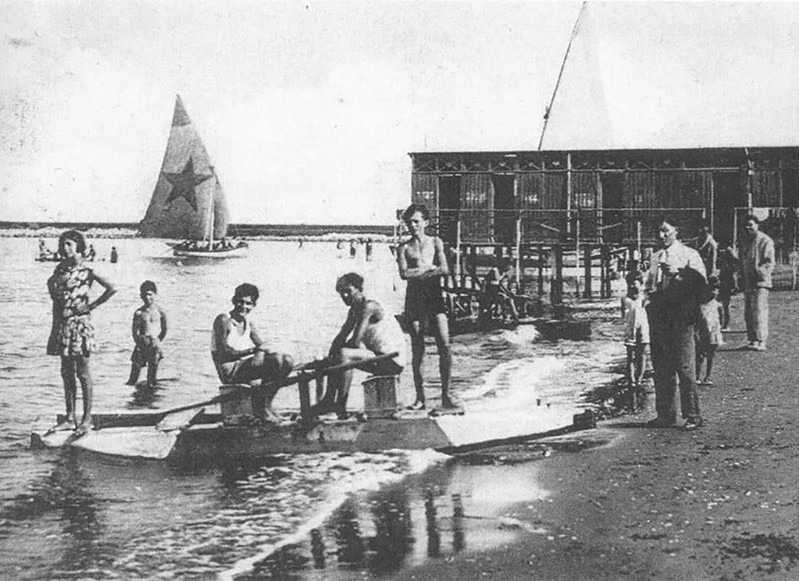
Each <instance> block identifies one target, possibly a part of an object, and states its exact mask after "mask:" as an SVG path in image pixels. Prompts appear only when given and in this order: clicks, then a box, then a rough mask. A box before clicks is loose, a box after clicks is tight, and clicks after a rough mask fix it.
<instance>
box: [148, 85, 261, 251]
mask: <svg viewBox="0 0 799 581" xmlns="http://www.w3.org/2000/svg"><path fill="white" fill-rule="evenodd" d="M229 219H230V212H229V210H228V207H227V202H226V200H225V195H224V192H223V191H222V186H221V184H220V182H219V178H218V176H217V174H216V170H215V169H214V166H213V164H212V163H211V159H210V157H209V155H208V152H207V151H206V149H205V146H204V145H203V143H202V140H201V139H200V136H199V134H198V133H197V130H196V129H195V128H194V125H193V124H192V122H191V119H189V116H188V114H187V113H186V108H185V107H184V105H183V101H182V100H181V98H180V95H177V97H176V99H175V111H174V114H173V116H172V128H171V130H170V133H169V139H168V140H167V146H166V153H164V161H163V163H162V164H161V171H160V172H159V174H158V182H157V183H156V185H155V190H154V191H153V195H152V199H151V200H150V205H149V207H148V208H147V213H146V214H145V216H144V219H143V220H142V221H141V224H140V227H139V232H140V234H141V235H142V236H143V237H150V238H172V239H178V240H181V241H180V242H172V243H167V244H168V245H169V246H171V247H172V252H173V254H174V255H175V256H181V257H187V256H193V257H200V258H227V257H232V256H243V255H245V254H246V253H247V243H246V242H244V241H242V240H229V239H228V238H227V228H228V221H229Z"/></svg>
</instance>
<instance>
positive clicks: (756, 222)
mask: <svg viewBox="0 0 799 581" xmlns="http://www.w3.org/2000/svg"><path fill="white" fill-rule="evenodd" d="M749 220H751V221H752V222H754V223H755V224H760V218H758V217H757V216H755V215H754V214H749V215H748V216H747V217H746V221H747V222H748V221H749Z"/></svg>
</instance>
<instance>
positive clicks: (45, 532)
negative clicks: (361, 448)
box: [0, 238, 622, 579]
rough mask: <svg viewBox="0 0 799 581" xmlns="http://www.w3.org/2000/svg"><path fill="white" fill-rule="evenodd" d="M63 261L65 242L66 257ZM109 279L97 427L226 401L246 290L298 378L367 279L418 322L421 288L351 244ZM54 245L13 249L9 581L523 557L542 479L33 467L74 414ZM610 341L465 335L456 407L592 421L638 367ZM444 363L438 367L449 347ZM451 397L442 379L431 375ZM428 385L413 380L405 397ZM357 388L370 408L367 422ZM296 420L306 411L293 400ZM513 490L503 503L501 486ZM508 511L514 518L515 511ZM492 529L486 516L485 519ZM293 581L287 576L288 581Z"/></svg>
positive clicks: (135, 247)
mask: <svg viewBox="0 0 799 581" xmlns="http://www.w3.org/2000/svg"><path fill="white" fill-rule="evenodd" d="M48 242H49V244H50V246H51V247H52V246H54V242H55V241H54V240H48ZM92 242H93V243H94V246H95V249H96V250H97V253H98V257H100V258H102V257H107V256H108V254H109V251H110V248H111V245H112V244H113V245H115V246H117V248H118V249H119V253H120V262H118V263H117V264H111V263H109V262H107V261H98V262H95V263H94V267H95V268H96V269H97V271H98V272H100V273H101V274H102V275H104V276H105V277H106V278H108V279H109V280H110V281H112V282H113V283H114V284H115V285H116V286H117V288H118V290H119V292H118V294H117V295H116V296H114V297H113V298H112V299H111V301H110V302H109V303H107V304H106V305H103V306H102V307H101V308H100V309H98V310H97V311H95V313H94V314H93V317H94V319H93V320H94V323H95V327H96V328H97V336H98V340H99V343H100V349H101V350H100V352H99V353H98V354H96V355H94V356H92V366H93V374H94V377H95V383H96V388H95V409H97V410H99V411H108V410H114V409H126V408H127V409H137V408H143V409H167V408H170V407H174V406H178V405H182V404H186V403H192V402H196V401H201V400H203V399H207V398H210V397H213V396H215V395H217V379H216V374H215V371H214V368H213V365H212V363H211V361H210V357H209V354H208V351H209V344H210V326H211V322H212V321H213V318H214V316H215V315H216V314H218V313H219V312H222V311H225V310H228V309H229V308H230V296H231V294H232V290H233V288H234V287H235V286H236V285H237V284H239V283H241V282H245V281H247V282H252V283H254V284H256V285H258V286H259V287H260V289H261V300H260V301H259V303H258V306H257V308H256V310H255V311H254V318H255V320H256V321H257V322H258V323H259V324H260V327H261V329H262V335H263V336H265V337H267V340H268V342H269V343H270V344H271V345H272V346H274V347H277V348H282V349H284V350H286V351H288V352H289V353H291V354H292V355H294V357H295V360H297V361H308V360H311V359H314V358H316V357H320V356H322V355H324V354H325V353H326V351H327V348H328V345H329V341H330V340H331V339H332V337H333V336H334V335H335V333H336V332H337V331H338V329H339V327H340V325H341V323H342V321H343V318H344V316H345V315H346V308H345V306H344V305H343V303H342V302H341V300H340V299H339V298H338V296H337V294H336V293H335V292H334V290H333V289H334V284H335V280H336V278H337V277H338V276H339V275H341V274H343V273H344V272H347V271H349V270H354V271H357V272H359V273H361V274H362V275H363V276H364V277H365V279H366V289H365V290H366V293H367V296H369V297H372V298H376V299H378V300H380V301H381V302H382V303H383V304H384V305H385V306H386V307H387V308H388V309H389V310H392V311H394V312H398V311H399V310H400V308H401V305H402V298H403V293H404V284H403V283H402V282H401V281H400V280H399V278H398V276H397V274H396V267H395V265H394V262H393V258H392V256H391V253H390V252H389V249H388V247H387V246H386V245H382V244H378V245H376V246H375V255H374V260H373V261H370V262H367V261H365V260H364V257H363V254H362V249H360V248H359V253H358V255H357V256H356V258H355V259H350V258H349V257H345V258H339V257H338V255H337V252H336V249H335V244H334V243H330V242H308V241H306V242H305V244H304V245H303V247H302V248H298V245H297V243H296V241H285V242H275V241H268V242H267V241H253V242H252V243H251V249H250V254H249V255H248V257H247V258H243V259H229V260H224V261H219V262H217V263H213V262H210V263H209V262H196V261H195V262H181V261H176V260H175V259H173V258H171V257H169V255H168V252H167V250H168V249H167V248H166V247H165V246H164V244H163V243H161V242H159V241H153V240H139V239H115V240H102V239H95V240H93V241H92ZM36 243H37V241H36V240H35V239H30V238H0V272H2V273H3V276H2V277H0V329H2V331H3V332H2V333H0V353H2V363H0V389H2V392H3V395H4V397H3V399H2V402H0V469H2V474H3V477H2V479H0V503H1V504H0V524H2V526H0V577H4V578H29V579H43V578H47V579H114V578H118V579H130V578H186V577H189V578H214V577H217V576H219V577H223V578H259V577H268V576H270V575H272V574H273V573H276V572H282V573H285V572H291V574H292V575H296V576H299V577H307V578H323V577H324V578H330V577H333V576H335V575H341V576H342V578H343V577H346V576H347V573H348V572H349V573H352V572H353V571H362V572H370V573H372V574H374V575H379V574H380V573H381V572H389V571H391V570H395V569H396V568H398V567H402V566H407V565H410V564H418V563H421V562H423V561H424V560H425V559H436V558H443V557H445V556H446V555H448V554H451V553H452V552H458V551H460V550H463V549H464V547H469V548H479V547H484V548H485V547H489V546H493V545H494V544H495V543H498V542H504V540H506V539H507V538H508V537H509V535H512V534H513V533H512V530H506V529H503V528H502V527H500V526H498V524H497V523H498V522H499V521H498V520H497V519H501V518H502V517H503V514H504V513H503V511H504V510H505V509H506V508H507V507H508V506H509V505H511V504H512V503H513V502H527V501H528V500H531V499H534V498H537V497H539V496H540V495H543V494H545V492H544V491H541V490H539V489H537V488H536V486H535V471H536V470H537V468H536V467H535V465H534V464H533V465H530V466H528V467H525V468H519V467H514V469H513V470H512V471H509V472H508V473H507V474H504V473H503V474H501V475H499V476H498V475H497V473H496V472H497V471H498V470H503V467H491V466H471V465H466V464H463V463H461V462H459V461H458V460H457V459H456V460H452V459H448V458H446V457H443V456H442V455H439V454H435V453H429V452H413V453H410V452H400V451H394V452H386V453H384V454H374V455H366V454H354V455H345V454H319V455H313V456H294V457H285V456H281V457H275V458H274V459H273V460H272V461H271V462H270V463H269V464H268V465H260V466H248V467H228V468H226V469H224V470H222V469H213V470H205V471H202V472H199V473H198V472H185V471H180V470H178V469H175V468H170V467H168V466H165V465H161V464H157V463H142V462H129V461H114V462H112V461H108V460H99V459H97V458H92V457H90V456H87V455H81V454H78V453H74V452H68V451H67V452H54V451H32V450H30V449H29V448H28V442H29V433H30V428H31V425H32V423H33V422H34V421H35V420H36V419H37V418H39V417H43V418H50V417H53V418H54V416H55V414H56V413H58V412H61V411H62V407H63V395H62V393H63V392H62V388H61V380H60V377H59V373H58V358H55V357H48V356H47V355H45V353H44V352H45V345H46V340H47V334H48V332H49V325H50V301H49V298H48V296H47V292H46V287H45V281H46V279H47V277H48V276H49V275H50V273H51V272H52V269H53V266H54V265H53V264H48V263H37V262H35V261H34V260H33V256H34V254H35V252H36ZM145 279H152V280H154V281H156V282H157V284H158V287H159V300H160V303H161V305H162V306H163V308H164V309H165V310H166V311H167V314H168V316H169V334H168V336H167V339H166V341H165V345H164V351H165V355H166V359H165V360H164V362H163V364H162V366H161V369H160V371H159V375H160V377H161V378H162V386H161V387H160V388H159V389H157V390H156V391H154V392H153V391H149V390H146V389H144V388H143V387H137V388H131V387H128V386H125V385H124V382H125V380H126V379H127V375H128V369H129V364H130V363H129V358H130V353H131V347H132V340H131V338H130V318H131V316H132V313H133V311H134V309H135V308H136V307H137V306H138V304H139V302H140V301H139V298H138V286H139V284H140V283H141V282H142V281H143V280H145ZM607 327H608V329H609V330H608V331H607V332H605V331H602V330H601V329H600V330H599V332H597V331H595V335H596V336H597V339H596V340H594V341H591V342H590V343H570V342H562V343H541V342H537V341H536V340H535V337H534V335H533V333H532V327H527V328H525V327H520V328H518V329H517V330H515V331H496V332H492V333H488V334H483V335H464V336H460V337H457V338H456V339H455V342H454V345H453V351H454V361H455V365H454V378H453V389H454V391H455V392H456V394H457V395H458V396H459V397H460V399H461V400H462V401H463V403H464V406H466V407H467V409H468V407H469V406H471V405H474V406H482V407H488V408H489V409H492V410H495V411H496V413H502V410H503V409H511V408H512V409H520V408H521V409H523V408H522V406H534V405H536V403H537V401H538V400H541V399H543V400H545V401H546V402H548V403H550V404H551V405H556V406H557V405H563V406H574V405H575V402H579V400H580V397H579V396H580V394H581V393H582V392H584V391H585V390H586V389H588V388H590V387H592V386H595V385H596V384H597V383H598V382H601V381H607V379H608V375H607V373H606V369H607V367H608V366H609V364H610V362H611V361H613V360H614V359H615V358H617V357H618V356H619V355H620V354H621V352H622V350H621V348H620V346H619V344H618V343H617V342H616V340H615V337H614V336H613V330H612V327H613V326H612V325H610V324H608V325H607ZM433 351H434V349H433ZM425 368H426V374H427V376H428V377H430V378H431V381H430V383H429V387H430V395H431V397H432V396H434V395H435V393H436V392H437V386H438V385H439V384H438V381H437V376H438V372H437V365H436V358H435V356H434V353H433V356H431V357H428V360H427V362H426V366H425ZM409 383H410V380H409V378H405V379H404V380H403V386H404V390H405V397H406V398H407V397H408V394H407V391H408V389H410V388H409V386H408V384H409ZM358 391H359V390H357V389H354V390H353V396H352V398H351V402H350V403H351V405H352V406H354V407H357V406H358V405H359V396H360V394H359V393H358ZM277 403H278V405H286V406H297V401H296V396H295V394H294V393H293V392H290V390H284V392H282V393H281V395H280V396H279V399H278V401H277ZM497 478H500V479H501V481H502V482H503V483H504V484H505V486H504V488H503V493H502V495H501V496H499V495H497V494H496V493H495V486H494V485H493V484H491V483H492V482H495V481H496V479H497ZM500 499H501V500H500ZM472 517H474V518H472ZM282 573H281V574H282Z"/></svg>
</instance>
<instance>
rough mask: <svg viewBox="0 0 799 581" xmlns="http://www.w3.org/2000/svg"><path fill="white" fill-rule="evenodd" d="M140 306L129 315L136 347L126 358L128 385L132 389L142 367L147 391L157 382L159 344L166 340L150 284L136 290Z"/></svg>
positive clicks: (155, 293) (163, 318)
mask: <svg viewBox="0 0 799 581" xmlns="http://www.w3.org/2000/svg"><path fill="white" fill-rule="evenodd" d="M139 294H140V295H141V300H142V303H143V304H142V306H141V307H139V308H138V309H136V311H135V312H134V313H133V325H132V328H131V331H132V333H133V341H134V343H135V344H136V346H135V348H134V349H133V355H131V357H130V361H131V364H130V377H129V378H128V383H127V384H128V385H136V382H137V381H139V373H140V372H141V368H142V367H146V368H147V387H150V388H152V387H155V386H156V385H157V382H158V379H157V378H158V364H159V363H160V361H161V359H163V358H164V353H163V351H161V341H163V340H164V337H166V313H165V312H164V310H163V309H162V308H161V307H159V306H158V304H157V303H156V299H157V296H158V288H157V287H156V286H155V283H154V282H153V281H151V280H145V281H144V282H143V283H141V287H139Z"/></svg>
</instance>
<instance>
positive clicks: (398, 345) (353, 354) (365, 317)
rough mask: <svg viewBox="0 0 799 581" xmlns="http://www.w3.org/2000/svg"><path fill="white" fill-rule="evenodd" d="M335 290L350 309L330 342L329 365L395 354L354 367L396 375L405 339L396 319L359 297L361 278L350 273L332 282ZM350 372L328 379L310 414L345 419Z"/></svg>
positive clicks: (400, 366) (361, 288) (402, 364)
mask: <svg viewBox="0 0 799 581" xmlns="http://www.w3.org/2000/svg"><path fill="white" fill-rule="evenodd" d="M336 291H337V292H338V294H339V295H341V300H342V301H344V304H345V305H347V306H348V307H349V308H350V310H349V312H348V313H347V320H346V321H345V322H344V325H343V326H342V327H341V330H340V331H339V332H338V334H337V335H336V338H335V339H333V344H332V345H331V346H330V352H329V355H328V360H329V362H330V363H331V364H333V365H338V364H342V363H354V362H358V361H366V360H368V359H372V358H374V357H375V356H377V355H386V354H388V353H393V352H395V351H396V352H398V353H399V355H397V356H396V357H394V358H392V359H383V360H381V361H376V362H374V363H369V362H367V363H364V364H363V365H358V366H357V368H358V369H361V370H363V371H367V372H369V373H373V374H375V375H399V373H400V372H401V371H402V369H403V367H404V366H405V336H404V335H403V333H402V329H401V328H400V326H399V323H398V322H397V319H396V318H395V317H393V316H391V315H390V314H388V313H386V311H385V310H384V309H383V307H382V306H381V305H380V303H378V302H377V301H373V300H371V299H367V298H366V297H365V296H364V294H363V277H361V276H360V275H359V274H356V273H354V272H349V273H347V274H345V275H343V276H341V277H340V278H339V279H338V281H336ZM352 376H353V371H352V370H348V371H342V372H341V373H335V374H331V375H330V376H329V377H328V383H327V391H326V392H325V395H324V397H323V398H322V399H321V400H320V401H319V403H317V404H316V405H315V406H314V408H313V413H314V415H318V414H321V413H327V412H329V411H332V410H335V411H336V413H337V414H338V416H339V417H340V418H344V417H346V409H347V396H348V395H349V391H350V385H351V384H352Z"/></svg>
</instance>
